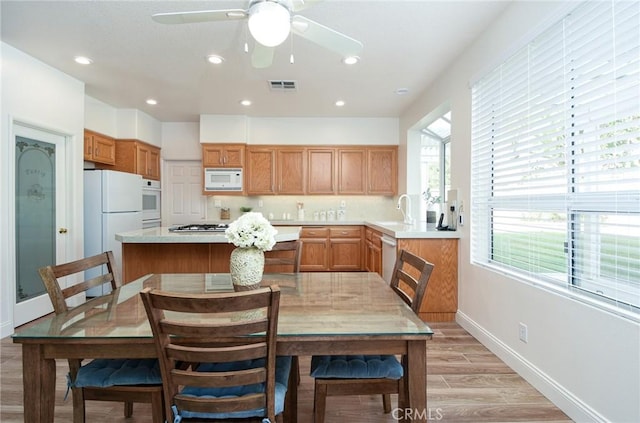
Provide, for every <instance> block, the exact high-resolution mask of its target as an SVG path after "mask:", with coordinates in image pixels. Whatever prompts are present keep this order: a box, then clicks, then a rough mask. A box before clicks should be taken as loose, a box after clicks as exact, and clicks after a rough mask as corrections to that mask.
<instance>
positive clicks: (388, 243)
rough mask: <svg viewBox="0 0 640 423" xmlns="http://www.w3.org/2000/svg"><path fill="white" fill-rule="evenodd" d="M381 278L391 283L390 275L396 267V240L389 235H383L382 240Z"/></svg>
mask: <svg viewBox="0 0 640 423" xmlns="http://www.w3.org/2000/svg"><path fill="white" fill-rule="evenodd" d="M381 241H382V278H383V279H384V280H385V281H387V282H391V274H392V273H393V267H394V266H395V265H396V255H397V253H396V246H397V245H398V243H397V242H396V239H395V238H393V237H390V236H389V235H386V234H383V235H382V238H381Z"/></svg>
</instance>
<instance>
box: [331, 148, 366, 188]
mask: <svg viewBox="0 0 640 423" xmlns="http://www.w3.org/2000/svg"><path fill="white" fill-rule="evenodd" d="M366 170H367V169H366V150H364V149H339V150H338V194H365V193H366V177H367V176H366V175H367V174H366Z"/></svg>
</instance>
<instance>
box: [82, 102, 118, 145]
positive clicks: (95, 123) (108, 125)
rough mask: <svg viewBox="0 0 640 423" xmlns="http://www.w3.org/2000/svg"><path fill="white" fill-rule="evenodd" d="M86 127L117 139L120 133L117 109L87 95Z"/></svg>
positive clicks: (85, 107)
mask: <svg viewBox="0 0 640 423" xmlns="http://www.w3.org/2000/svg"><path fill="white" fill-rule="evenodd" d="M84 127H85V128H86V129H91V130H92V131H96V132H98V133H100V134H103V135H108V136H110V137H114V138H115V136H116V134H117V133H118V122H117V116H116V109H115V107H113V106H110V105H108V104H107V103H103V102H102V101H100V100H96V99H95V98H93V97H89V96H88V95H86V96H85V97H84Z"/></svg>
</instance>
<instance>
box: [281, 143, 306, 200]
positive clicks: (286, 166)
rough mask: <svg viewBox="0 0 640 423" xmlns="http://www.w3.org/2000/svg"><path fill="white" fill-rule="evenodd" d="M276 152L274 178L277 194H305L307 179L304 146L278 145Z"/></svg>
mask: <svg viewBox="0 0 640 423" xmlns="http://www.w3.org/2000/svg"><path fill="white" fill-rule="evenodd" d="M276 154H277V162H276V180H277V188H278V194H288V195H298V194H299V195H303V194H305V186H306V181H307V150H306V148H304V147H279V148H278V149H277V151H276Z"/></svg>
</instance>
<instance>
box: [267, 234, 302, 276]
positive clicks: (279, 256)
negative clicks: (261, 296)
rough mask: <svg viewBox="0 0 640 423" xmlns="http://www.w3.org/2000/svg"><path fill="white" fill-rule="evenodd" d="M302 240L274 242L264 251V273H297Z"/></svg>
mask: <svg viewBox="0 0 640 423" xmlns="http://www.w3.org/2000/svg"><path fill="white" fill-rule="evenodd" d="M301 254H302V241H300V240H296V241H281V242H276V243H275V244H274V246H273V248H271V250H270V251H265V252H264V267H265V270H264V271H265V273H285V272H287V273H299V272H300V256H301Z"/></svg>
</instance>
